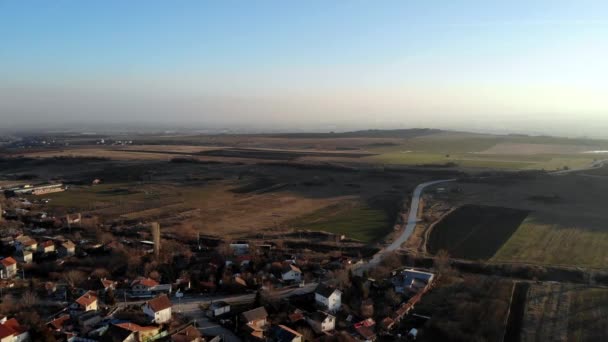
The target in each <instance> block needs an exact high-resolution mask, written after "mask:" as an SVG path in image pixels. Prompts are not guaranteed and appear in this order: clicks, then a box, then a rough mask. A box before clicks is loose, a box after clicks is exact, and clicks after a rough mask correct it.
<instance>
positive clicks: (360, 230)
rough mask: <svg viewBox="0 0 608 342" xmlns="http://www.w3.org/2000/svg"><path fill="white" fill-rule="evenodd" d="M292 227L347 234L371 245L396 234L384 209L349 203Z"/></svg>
mask: <svg viewBox="0 0 608 342" xmlns="http://www.w3.org/2000/svg"><path fill="white" fill-rule="evenodd" d="M289 224H290V225H292V226H294V227H296V228H299V229H309V230H322V231H326V232H330V233H336V234H345V235H346V236H348V237H349V238H353V239H357V240H361V241H364V242H370V241H373V240H376V239H378V238H380V237H383V236H385V235H386V234H388V233H389V232H390V231H391V230H392V227H393V220H392V218H391V217H390V216H389V215H388V213H387V212H385V211H383V210H381V209H373V208H371V207H369V206H366V205H364V204H362V203H355V202H346V203H339V204H336V205H331V206H329V207H326V208H323V209H320V210H317V211H315V212H313V213H310V214H307V215H303V216H300V217H299V218H296V219H294V220H291V221H290V222H289Z"/></svg>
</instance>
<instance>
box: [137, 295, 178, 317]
mask: <svg viewBox="0 0 608 342" xmlns="http://www.w3.org/2000/svg"><path fill="white" fill-rule="evenodd" d="M171 306H172V304H171V301H170V300H169V297H167V295H165V294H163V295H160V296H158V297H156V298H154V299H151V300H149V301H147V302H146V304H144V308H143V309H144V313H145V314H146V315H148V317H150V318H152V320H153V321H154V323H156V324H163V323H167V322H169V321H170V320H171Z"/></svg>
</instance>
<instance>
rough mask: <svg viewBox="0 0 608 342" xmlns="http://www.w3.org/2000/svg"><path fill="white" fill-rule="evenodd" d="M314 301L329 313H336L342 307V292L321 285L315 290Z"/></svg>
mask: <svg viewBox="0 0 608 342" xmlns="http://www.w3.org/2000/svg"><path fill="white" fill-rule="evenodd" d="M315 301H316V302H317V304H318V305H320V306H321V307H323V308H324V309H327V310H329V312H336V311H338V310H340V308H341V307H342V291H340V290H338V289H336V288H333V287H329V286H327V285H325V284H323V283H321V284H319V286H317V289H316V290H315Z"/></svg>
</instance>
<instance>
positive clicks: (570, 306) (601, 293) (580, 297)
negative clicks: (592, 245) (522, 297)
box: [520, 283, 608, 341]
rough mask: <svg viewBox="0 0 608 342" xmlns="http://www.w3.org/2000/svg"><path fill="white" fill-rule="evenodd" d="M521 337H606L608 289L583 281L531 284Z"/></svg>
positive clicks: (574, 339) (526, 339)
mask: <svg viewBox="0 0 608 342" xmlns="http://www.w3.org/2000/svg"><path fill="white" fill-rule="evenodd" d="M523 322H524V324H523V327H522V331H521V336H520V337H521V340H522V341H528V340H534V341H549V340H552V341H606V339H607V338H608V330H606V326H608V290H607V289H604V288H593V287H586V286H581V285H570V284H558V283H543V284H532V285H531V286H530V290H529V292H528V299H527V302H526V309H525V313H524V320H523Z"/></svg>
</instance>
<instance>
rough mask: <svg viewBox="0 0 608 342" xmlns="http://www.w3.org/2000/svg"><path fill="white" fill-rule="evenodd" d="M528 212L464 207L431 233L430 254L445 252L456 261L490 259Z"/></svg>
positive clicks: (446, 218) (487, 207) (474, 206)
mask: <svg viewBox="0 0 608 342" xmlns="http://www.w3.org/2000/svg"><path fill="white" fill-rule="evenodd" d="M527 215H528V212H527V211H523V210H518V209H510V208H502V207H489V206H476V205H465V206H462V207H460V208H458V209H456V210H455V211H454V212H452V213H451V214H449V215H448V216H447V217H445V218H444V219H443V220H442V221H441V222H439V223H438V224H437V225H436V226H435V227H434V228H433V230H432V231H431V234H430V236H429V241H428V248H429V251H430V252H431V253H437V252H438V251H440V250H442V249H444V250H446V251H448V253H450V255H451V256H453V257H456V258H465V259H489V258H491V257H492V256H493V255H494V254H495V253H496V251H497V250H498V249H499V248H500V247H501V246H502V245H503V244H504V243H505V242H506V241H507V240H508V239H509V237H511V234H513V232H515V231H516V230H517V227H519V225H520V224H521V222H522V221H523V220H524V218H525V217H526V216H527Z"/></svg>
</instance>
